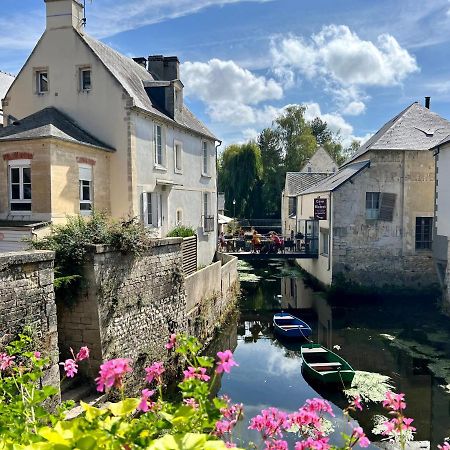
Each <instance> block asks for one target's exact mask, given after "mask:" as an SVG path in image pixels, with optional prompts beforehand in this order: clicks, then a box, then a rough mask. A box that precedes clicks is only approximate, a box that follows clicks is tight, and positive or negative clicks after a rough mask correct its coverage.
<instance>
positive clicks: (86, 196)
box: [78, 164, 93, 216]
mask: <svg viewBox="0 0 450 450" xmlns="http://www.w3.org/2000/svg"><path fill="white" fill-rule="evenodd" d="M78 171H79V184H80V214H81V215H83V216H89V215H91V213H92V200H93V198H92V197H93V196H92V166H89V165H84V164H83V165H81V164H80V165H79V166H78Z"/></svg>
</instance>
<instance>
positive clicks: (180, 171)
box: [174, 169, 183, 175]
mask: <svg viewBox="0 0 450 450" xmlns="http://www.w3.org/2000/svg"><path fill="white" fill-rule="evenodd" d="M174 173H177V174H178V175H183V170H182V169H181V170H178V169H175V170H174Z"/></svg>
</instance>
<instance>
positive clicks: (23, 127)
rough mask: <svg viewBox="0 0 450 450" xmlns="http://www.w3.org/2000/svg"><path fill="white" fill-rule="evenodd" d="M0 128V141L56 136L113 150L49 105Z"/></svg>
mask: <svg viewBox="0 0 450 450" xmlns="http://www.w3.org/2000/svg"><path fill="white" fill-rule="evenodd" d="M15 123H16V124H15V125H9V126H8V127H5V128H0V142H4V141H18V140H24V139H25V140H27V139H39V138H56V139H60V140H63V141H68V142H73V143H77V144H83V145H88V146H91V147H97V148H100V149H102V150H106V151H114V150H113V149H112V148H111V147H109V146H108V145H106V144H104V143H103V142H101V141H99V140H98V139H96V138H95V137H93V136H92V135H91V134H89V133H88V132H87V131H85V130H83V129H82V128H80V127H79V126H78V125H77V124H76V123H75V122H74V121H73V120H72V119H70V118H69V117H68V116H66V115H65V114H63V113H62V112H60V111H59V110H57V109H56V108H53V107H50V108H45V109H42V110H41V111H38V112H37V113H34V114H32V115H31V116H28V117H25V118H24V119H22V120H20V121H18V122H15Z"/></svg>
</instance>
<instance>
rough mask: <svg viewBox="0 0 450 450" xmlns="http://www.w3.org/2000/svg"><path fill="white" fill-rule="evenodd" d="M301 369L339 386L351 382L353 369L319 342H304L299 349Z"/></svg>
mask: <svg viewBox="0 0 450 450" xmlns="http://www.w3.org/2000/svg"><path fill="white" fill-rule="evenodd" d="M301 354H302V359H303V364H302V370H303V373H304V374H305V375H306V376H309V377H311V378H313V379H315V380H318V381H320V382H322V383H337V384H340V385H341V386H342V385H344V386H348V385H350V384H351V382H352V380H353V377H354V376H355V371H354V370H353V368H352V366H350V364H349V363H348V362H347V361H346V360H345V359H344V358H341V357H340V356H339V355H336V353H333V352H332V351H331V350H328V349H327V348H325V347H322V346H321V345H319V344H305V345H302V349H301Z"/></svg>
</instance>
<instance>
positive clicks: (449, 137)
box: [430, 134, 450, 150]
mask: <svg viewBox="0 0 450 450" xmlns="http://www.w3.org/2000/svg"><path fill="white" fill-rule="evenodd" d="M449 142H450V134H449V135H447V136H445V138H444V139H442V141H441V142H439V143H437V144H436V145H434V146H433V147H431V148H430V150H434V149H435V148H437V147H440V146H441V145H445V144H448V143H449Z"/></svg>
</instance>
